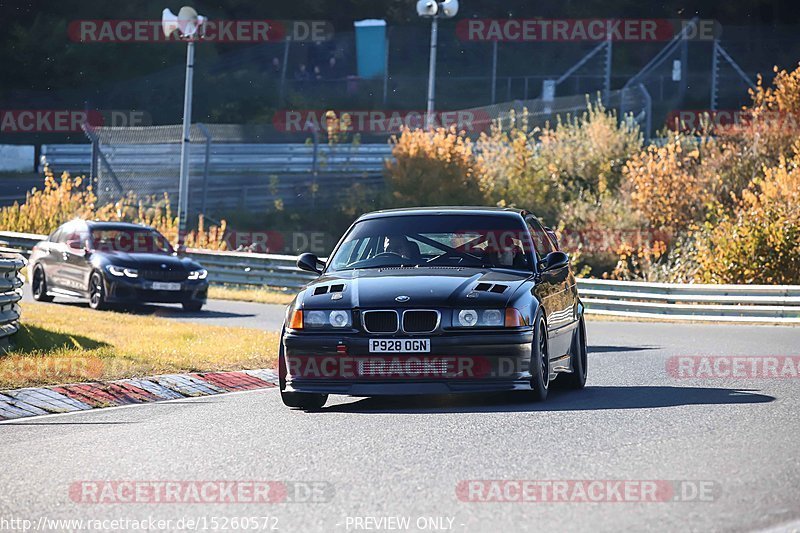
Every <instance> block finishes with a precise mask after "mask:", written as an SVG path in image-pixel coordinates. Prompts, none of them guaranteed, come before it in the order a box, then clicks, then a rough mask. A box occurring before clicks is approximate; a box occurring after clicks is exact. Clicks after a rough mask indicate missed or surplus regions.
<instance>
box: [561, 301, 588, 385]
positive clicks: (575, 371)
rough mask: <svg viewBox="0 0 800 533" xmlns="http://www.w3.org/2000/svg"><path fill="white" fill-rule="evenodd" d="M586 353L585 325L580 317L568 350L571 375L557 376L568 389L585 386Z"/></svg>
mask: <svg viewBox="0 0 800 533" xmlns="http://www.w3.org/2000/svg"><path fill="white" fill-rule="evenodd" d="M587 351H588V350H587V348H586V324H585V323H584V320H583V317H582V316H581V319H580V321H579V322H578V327H577V328H575V333H573V335H572V345H571V346H570V349H569V353H570V364H571V365H572V373H570V374H563V375H562V376H559V381H561V380H562V379H563V380H564V385H566V386H567V387H569V388H570V389H582V388H584V387H585V386H586V374H587V359H588V358H587Z"/></svg>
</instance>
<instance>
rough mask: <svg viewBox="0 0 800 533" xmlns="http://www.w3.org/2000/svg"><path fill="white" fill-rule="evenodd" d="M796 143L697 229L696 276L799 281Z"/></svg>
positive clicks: (799, 148) (799, 158)
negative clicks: (729, 208)
mask: <svg viewBox="0 0 800 533" xmlns="http://www.w3.org/2000/svg"><path fill="white" fill-rule="evenodd" d="M799 167H800V144H796V145H795V156H794V157H793V159H791V160H789V161H786V160H785V159H783V160H781V162H780V164H779V165H778V166H777V167H774V168H766V169H764V177H763V178H760V179H757V180H755V181H754V182H753V184H752V185H751V186H750V187H749V188H748V189H747V190H745V191H744V192H743V193H742V196H741V199H740V201H739V202H738V204H737V206H736V209H735V210H734V212H733V213H727V212H724V211H723V212H721V213H718V217H719V219H718V220H717V221H716V223H714V221H709V222H706V223H705V224H704V225H703V226H702V227H701V228H700V230H699V231H698V232H697V234H696V237H697V261H698V263H699V271H698V273H697V275H696V276H695V278H696V280H697V281H701V282H707V283H767V284H784V283H785V284H792V283H794V284H796V283H800V168H799Z"/></svg>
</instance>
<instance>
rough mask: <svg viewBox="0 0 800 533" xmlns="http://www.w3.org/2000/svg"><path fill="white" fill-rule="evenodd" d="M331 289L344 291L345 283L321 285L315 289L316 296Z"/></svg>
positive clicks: (331, 290)
mask: <svg viewBox="0 0 800 533" xmlns="http://www.w3.org/2000/svg"><path fill="white" fill-rule="evenodd" d="M329 289H330V292H343V291H344V284H342V283H339V284H337V285H321V286H319V287H317V288H315V289H314V296H317V295H320V294H325V293H327V292H328V290H329Z"/></svg>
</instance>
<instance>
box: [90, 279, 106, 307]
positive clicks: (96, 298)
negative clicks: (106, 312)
mask: <svg viewBox="0 0 800 533" xmlns="http://www.w3.org/2000/svg"><path fill="white" fill-rule="evenodd" d="M89 307H91V308H92V309H97V310H101V309H105V308H106V307H107V304H106V288H105V285H104V284H103V276H101V275H100V273H99V272H94V273H93V274H92V277H91V278H89Z"/></svg>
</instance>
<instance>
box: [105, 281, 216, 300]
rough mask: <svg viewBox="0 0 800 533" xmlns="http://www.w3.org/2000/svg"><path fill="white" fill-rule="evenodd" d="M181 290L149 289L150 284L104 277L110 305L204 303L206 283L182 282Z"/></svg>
mask: <svg viewBox="0 0 800 533" xmlns="http://www.w3.org/2000/svg"><path fill="white" fill-rule="evenodd" d="M180 284H181V290H179V291H165V290H153V289H151V288H149V286H150V282H149V281H147V280H140V279H132V280H128V279H121V278H114V279H108V276H107V277H106V300H107V301H108V302H110V303H175V304H179V303H190V302H201V303H205V302H206V298H207V297H208V281H206V280H197V281H182V282H180Z"/></svg>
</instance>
